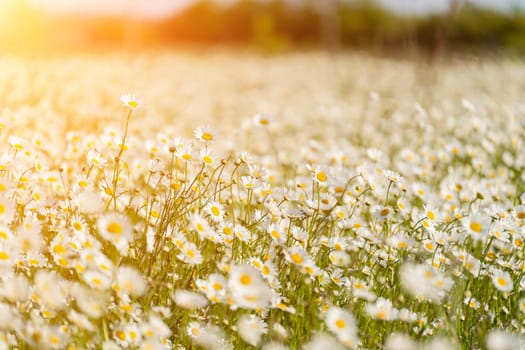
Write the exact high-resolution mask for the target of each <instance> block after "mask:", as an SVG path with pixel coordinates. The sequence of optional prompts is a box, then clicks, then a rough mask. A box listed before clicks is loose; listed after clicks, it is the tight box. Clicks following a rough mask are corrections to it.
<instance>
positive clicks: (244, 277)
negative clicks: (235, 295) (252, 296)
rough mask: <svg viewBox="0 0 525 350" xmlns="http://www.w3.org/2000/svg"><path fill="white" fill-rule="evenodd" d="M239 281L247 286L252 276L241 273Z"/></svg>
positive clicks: (250, 282)
mask: <svg viewBox="0 0 525 350" xmlns="http://www.w3.org/2000/svg"><path fill="white" fill-rule="evenodd" d="M239 281H241V284H243V285H245V286H249V285H250V284H252V278H251V276H250V275H242V276H241V278H240V279H239Z"/></svg>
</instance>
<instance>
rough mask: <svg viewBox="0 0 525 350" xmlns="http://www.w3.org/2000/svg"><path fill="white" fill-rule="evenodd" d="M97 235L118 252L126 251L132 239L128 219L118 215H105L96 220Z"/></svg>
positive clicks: (131, 230)
mask: <svg viewBox="0 0 525 350" xmlns="http://www.w3.org/2000/svg"><path fill="white" fill-rule="evenodd" d="M97 229H98V233H99V234H100V236H101V237H102V238H104V239H105V240H106V241H108V242H110V243H112V244H113V245H114V246H115V247H117V249H119V250H121V251H122V250H126V249H127V247H128V244H129V242H130V241H131V240H132V238H133V226H132V225H131V222H130V220H129V218H128V217H127V216H125V215H122V214H118V213H106V214H104V215H102V216H100V217H99V218H98V220H97Z"/></svg>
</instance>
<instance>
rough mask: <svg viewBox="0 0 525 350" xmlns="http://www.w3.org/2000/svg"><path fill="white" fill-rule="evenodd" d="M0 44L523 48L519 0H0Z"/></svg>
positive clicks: (41, 47) (417, 51)
mask: <svg viewBox="0 0 525 350" xmlns="http://www.w3.org/2000/svg"><path fill="white" fill-rule="evenodd" d="M0 23H1V25H0V52H3V53H6V52H17V53H30V54H34V53H39V54H46V53H48V54H49V53H50V54H52V53H63V52H72V51H73V52H76V51H89V52H91V51H93V50H95V51H96V50H101V51H106V50H122V49H125V50H126V49H127V50H143V49H146V48H157V47H162V48H165V47H187V46H212V45H218V46H228V47H230V46H238V47H247V48H255V49H257V50H261V51H264V52H270V53H275V52H286V51H291V50H315V49H323V50H329V51H333V52H335V51H338V50H342V49H354V50H366V51H370V52H373V53H376V54H380V55H394V56H395V55H425V56H428V57H430V58H432V57H436V56H438V55H440V54H442V53H444V52H446V53H452V54H455V53H458V54H461V53H468V54H483V55H487V54H490V55H500V54H504V55H523V54H525V0H503V1H502V0H105V1H104V0H0Z"/></svg>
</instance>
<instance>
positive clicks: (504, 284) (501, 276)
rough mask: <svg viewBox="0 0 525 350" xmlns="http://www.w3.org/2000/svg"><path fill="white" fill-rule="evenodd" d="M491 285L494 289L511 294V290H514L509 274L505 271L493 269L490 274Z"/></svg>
mask: <svg viewBox="0 0 525 350" xmlns="http://www.w3.org/2000/svg"><path fill="white" fill-rule="evenodd" d="M492 283H493V284H494V287H496V289H498V290H499V291H502V292H512V289H514V283H513V282H512V278H511V276H510V273H508V272H506V271H501V270H497V269H494V271H493V272H492Z"/></svg>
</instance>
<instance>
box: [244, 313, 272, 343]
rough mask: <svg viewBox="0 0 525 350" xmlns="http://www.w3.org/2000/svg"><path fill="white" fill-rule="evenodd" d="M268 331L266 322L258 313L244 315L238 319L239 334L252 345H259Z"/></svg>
mask: <svg viewBox="0 0 525 350" xmlns="http://www.w3.org/2000/svg"><path fill="white" fill-rule="evenodd" d="M267 331H268V326H267V325H266V323H265V322H264V321H263V320H262V319H261V318H259V317H258V316H256V315H242V316H241V317H240V318H239V320H238V321H237V332H238V333H239V336H240V337H241V338H242V339H243V340H244V341H245V342H247V343H248V344H250V345H252V346H257V345H258V344H259V342H260V341H261V337H262V336H263V335H264V334H266V332H267Z"/></svg>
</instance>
